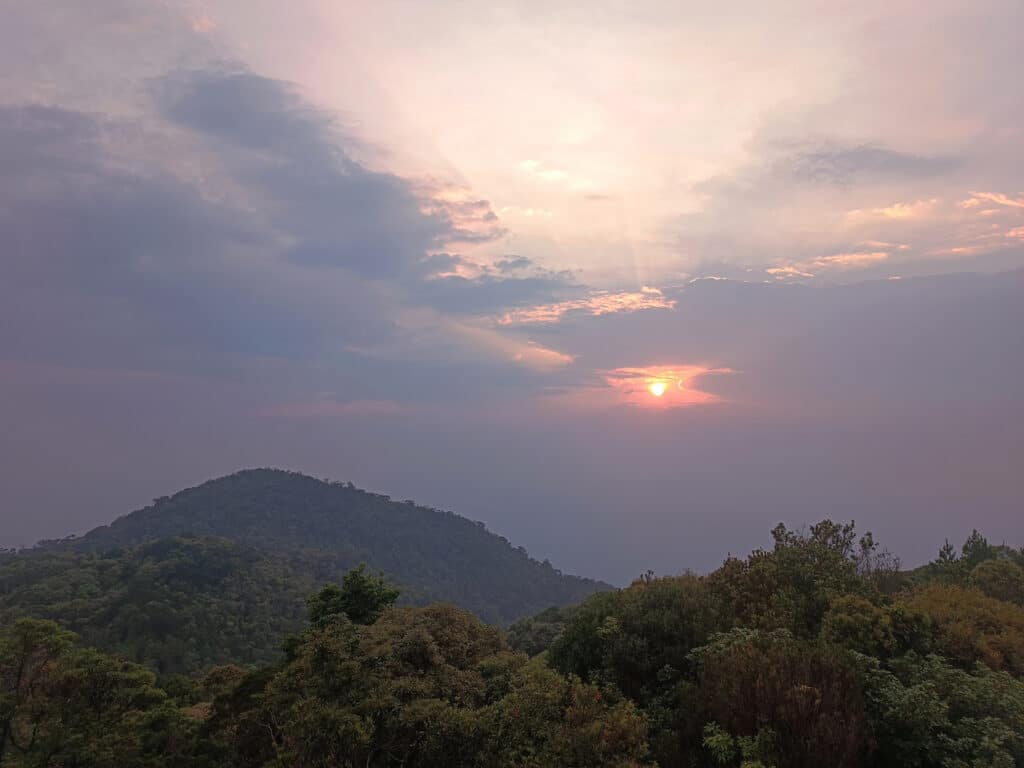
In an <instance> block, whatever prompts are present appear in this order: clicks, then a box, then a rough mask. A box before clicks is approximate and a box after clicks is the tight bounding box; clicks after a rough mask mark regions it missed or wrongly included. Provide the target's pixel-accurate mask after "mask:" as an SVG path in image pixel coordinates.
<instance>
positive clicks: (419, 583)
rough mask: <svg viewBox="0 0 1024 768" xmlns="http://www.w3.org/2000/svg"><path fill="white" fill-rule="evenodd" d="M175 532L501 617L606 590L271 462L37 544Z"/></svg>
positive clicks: (118, 542)
mask: <svg viewBox="0 0 1024 768" xmlns="http://www.w3.org/2000/svg"><path fill="white" fill-rule="evenodd" d="M183 535H186V536H203V537H206V536H209V537H217V538H221V539H226V540H228V541H232V542H235V543H237V544H240V545H242V546H244V547H250V548H252V549H253V550H256V551H259V552H264V553H267V554H269V555H271V556H273V557H275V558H278V559H280V560H281V561H283V562H284V563H286V564H287V565H288V567H289V568H290V569H291V570H292V571H294V572H295V573H296V574H298V575H300V576H301V577H303V578H306V579H310V580H311V581H313V582H324V581H331V580H337V579H338V578H340V575H341V574H343V573H344V572H345V571H347V570H348V569H350V568H352V567H353V566H355V565H358V564H359V563H361V562H365V563H367V564H369V566H370V567H371V568H372V569H375V570H382V571H384V573H385V574H387V576H388V577H389V579H391V580H392V581H393V582H394V583H396V584H397V585H398V586H399V587H400V588H401V589H402V594H403V596H404V599H405V600H406V601H407V602H413V603H429V602H437V601H444V602H452V603H455V604H457V605H459V606H461V607H463V608H467V609H469V610H470V611H473V612H474V613H475V614H476V615H477V616H479V617H480V618H482V619H483V620H485V621H488V622H491V623H494V624H501V625H506V624H509V623H511V622H513V621H515V620H516V619H519V618H521V617H523V616H527V615H530V614H533V613H536V612H537V611H540V610H542V609H544V608H546V607H549V606H552V605H566V604H570V603H576V602H579V601H580V600H582V599H584V598H585V597H586V596H588V595H590V594H591V593H593V592H596V591H600V590H602V589H608V588H609V585H607V584H603V583H601V582H597V581H593V580H590V579H583V578H578V577H576V576H568V575H565V574H563V573H561V572H560V571H558V570H557V569H555V568H554V567H553V566H552V565H551V564H550V563H548V562H543V563H542V562H538V561H537V560H534V559H532V558H530V557H529V555H528V554H527V553H526V551H525V550H524V549H522V548H521V547H518V548H517V547H513V546H512V545H511V544H510V543H509V542H508V541H507V540H505V539H504V538H502V537H500V536H496V535H495V534H493V533H490V532H489V531H488V530H487V529H486V528H485V527H484V525H483V523H477V522H473V521H470V520H467V519H466V518H463V517H460V516H458V515H456V514H453V513H451V512H442V511H439V510H436V509H430V508H427V507H422V506H418V505H416V504H414V503H412V502H408V501H407V502H396V501H392V500H391V499H390V498H388V497H386V496H381V495H378V494H373V493H368V492H366V491H362V490H359V489H358V488H355V487H354V486H352V485H351V484H342V483H328V482H324V481H321V480H317V479H315V478H312V477H308V476H305V475H301V474H298V473H294V472H285V471H281V470H273V469H256V470H245V471H242V472H238V473H236V474H233V475H230V476H227V477H223V478H219V479H217V480H211V481H210V482H207V483H203V484H202V485H200V486H197V487H195V488H190V489H187V490H184V491H181V492H179V493H176V494H174V495H173V496H171V497H167V498H162V499H157V500H156V501H155V502H154V504H153V505H151V506H149V507H146V508H144V509H141V510H138V511H136V512H133V513H131V514H129V515H125V516H124V517H121V518H119V519H117V520H115V521H114V522H113V523H111V524H110V525H108V526H102V527H100V528H96V529H94V530H92V531H90V532H89V533H87V534H86V535H85V536H83V537H82V538H80V539H77V540H73V541H72V542H70V543H59V544H51V545H47V546H50V547H54V546H56V547H57V548H70V549H72V550H74V551H78V552H104V551H109V550H112V549H118V548H125V547H132V546H137V545H139V544H142V543H144V542H147V541H151V540H154V539H161V538H167V537H176V536H183Z"/></svg>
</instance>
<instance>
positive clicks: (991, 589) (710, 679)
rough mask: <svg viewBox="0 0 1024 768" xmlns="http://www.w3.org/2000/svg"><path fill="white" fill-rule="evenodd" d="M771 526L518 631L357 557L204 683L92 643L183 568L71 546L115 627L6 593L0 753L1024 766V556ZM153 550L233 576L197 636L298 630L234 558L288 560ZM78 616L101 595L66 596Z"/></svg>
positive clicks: (213, 759) (426, 762) (23, 756)
mask: <svg viewBox="0 0 1024 768" xmlns="http://www.w3.org/2000/svg"><path fill="white" fill-rule="evenodd" d="M772 535H773V538H774V544H773V546H772V547H771V548H769V549H766V550H757V551H755V552H753V553H752V554H750V555H749V556H748V557H747V558H745V559H738V558H732V557H730V558H729V559H727V560H726V561H725V562H724V563H723V564H722V566H721V567H720V568H718V569H717V570H715V571H713V572H712V573H709V574H707V575H697V574H690V573H687V574H683V575H680V576H672V577H664V578H655V577H654V576H653V575H650V574H648V575H646V576H644V577H642V578H640V579H638V580H637V581H635V582H634V583H633V584H632V585H630V586H629V587H627V588H625V589H621V590H612V591H606V592H600V593H595V594H593V595H591V596H589V597H587V598H586V599H585V600H583V601H582V602H581V603H580V604H578V605H575V606H571V607H553V608H550V609H547V610H544V611H541V612H539V613H538V614H536V615H535V616H533V617H530V618H527V619H523V620H521V621H519V622H516V623H515V624H513V625H512V626H511V627H510V629H509V630H508V632H503V631H502V630H501V629H499V628H497V627H494V626H492V625H489V624H487V623H485V622H483V621H481V620H480V619H479V618H477V617H476V616H474V615H473V614H471V613H470V612H468V611H466V610H463V609H460V608H456V607H454V606H452V605H448V604H432V605H428V606H425V607H423V606H410V605H399V604H397V599H398V597H399V589H398V588H397V587H395V586H394V585H392V584H390V583H389V582H388V581H387V580H386V579H385V578H384V577H383V576H382V575H380V574H378V573H375V572H372V571H370V570H369V569H367V568H365V567H362V566H360V567H357V568H355V569H352V570H351V571H349V572H348V573H346V574H345V575H344V577H343V578H342V579H341V581H340V583H339V584H337V585H331V584H329V585H327V586H323V587H320V588H319V589H318V590H314V591H313V592H312V593H311V596H310V597H309V598H308V600H307V601H306V606H305V615H304V616H303V617H302V619H301V627H300V628H298V629H297V630H296V631H295V632H294V633H293V634H291V635H289V636H288V637H287V639H285V641H284V642H283V643H282V644H281V646H280V648H279V649H278V651H277V653H276V655H275V656H274V657H273V658H270V659H265V660H262V663H245V664H239V663H237V662H236V663H227V664H220V663H218V664H215V665H210V666H207V667H206V668H204V669H203V670H202V671H201V672H199V673H196V674H193V675H190V676H185V675H180V674H166V673H162V672H161V669H162V667H161V664H162V663H163V662H162V660H161V659H160V658H159V654H160V653H162V652H163V649H161V647H160V646H159V645H151V646H149V648H148V650H147V651H146V652H145V654H144V656H145V658H146V660H147V662H148V665H140V664H137V663H135V662H132V661H130V660H127V659H125V658H124V653H123V652H122V651H119V652H117V653H114V654H112V655H107V654H105V653H102V652H100V651H97V650H94V649H93V648H91V647H89V646H90V643H101V642H102V643H106V644H108V645H109V644H111V643H113V645H114V646H117V645H118V643H125V642H127V643H129V644H130V640H131V634H132V632H133V631H136V629H137V627H138V625H137V624H133V622H143V621H145V619H144V618H143V617H142V616H139V615H137V614H136V613H135V611H136V610H138V606H145V605H147V603H146V602H145V601H143V600H142V599H138V600H136V601H135V603H131V602H129V603H127V604H128V605H132V606H133V607H132V608H131V609H130V610H127V611H126V609H123V608H121V607H120V605H121V603H122V601H121V600H120V599H119V598H118V597H116V596H114V595H115V594H126V595H127V594H130V593H131V592H132V591H133V590H140V591H142V592H145V593H147V594H151V595H152V596H153V599H154V600H156V601H159V600H160V599H161V596H160V586H159V585H161V584H162V583H171V582H173V581H174V580H175V579H178V578H184V576H183V575H182V574H177V575H176V574H174V573H173V572H170V573H168V574H167V580H166V581H165V580H163V579H161V577H159V576H158V575H156V574H158V573H160V572H161V569H162V568H165V567H167V566H166V563H167V561H166V560H160V559H159V557H157V559H155V560H152V561H150V560H148V559H147V558H148V557H149V556H150V555H147V550H146V549H145V546H144V547H143V548H141V549H132V550H129V551H128V552H129V553H130V554H127V555H125V556H124V557H126V558H127V559H121V558H118V557H115V556H114V555H109V556H100V555H93V554H82V553H80V552H77V553H66V552H56V553H51V554H49V555H47V557H49V558H56V559H59V558H61V557H65V558H73V559H74V560H73V562H74V565H73V567H70V570H71V571H73V572H75V573H78V574H81V575H80V576H79V577H78V578H80V579H81V581H82V583H83V585H82V587H81V588H82V589H83V590H85V591H90V590H92V591H96V592H97V593H98V594H104V591H105V589H106V588H105V587H103V585H102V582H103V581H104V579H110V580H111V581H113V582H118V586H117V589H118V590H120V592H118V593H113V592H110V593H108V594H109V599H108V601H107V602H106V603H105V604H104V606H105V607H104V608H103V610H105V611H106V612H107V613H105V614H104V615H108V616H111V617H113V621H112V625H113V626H115V627H119V629H116V630H115V629H111V630H110V632H111V635H110V637H103V636H96V637H89V636H87V635H86V636H82V637H77V636H75V635H74V634H72V633H71V632H69V631H67V630H66V629H64V628H62V627H60V626H59V625H58V624H56V623H52V622H49V621H45V620H40V619H36V618H26V617H22V618H12V617H13V616H14V615H15V614H16V613H17V610H23V611H24V612H25V613H26V614H28V613H31V612H32V602H31V598H30V594H25V595H23V596H22V597H21V598H20V602H19V603H17V605H18V606H19V608H17V609H15V607H14V604H11V605H10V606H9V609H8V610H9V616H8V618H6V619H5V622H4V625H3V630H2V633H0V634H2V636H0V765H3V766H18V767H19V768H21V767H22V766H25V767H26V768H27V767H28V766H54V767H55V768H56V767H57V766H96V767H97V768H100V767H101V766H115V765H118V766H123V765H131V766H154V767H156V766H161V767H162V766H232V767H237V768H257V767H259V768H267V767H270V766H310V767H311V768H312V767H323V768H327V767H328V766H352V767H353V768H354V767H355V766H360V767H361V768H362V767H364V766H377V767H381V768H383V767H385V766H409V767H413V766H422V767H427V766H479V767H480V768H487V767H491V766H495V767H496V766H522V767H523V768H526V767H530V768H542V767H545V766H575V767H577V768H585V767H586V768H592V767H597V766H618V767H619V768H626V767H627V766H631V767H634V768H636V767H640V766H663V767H664V768H669V767H677V766H678V767H679V768H688V767H689V766H697V767H699V768H713V767H715V766H735V767H742V768H790V767H792V768H804V767H806V768H811V767H812V766H822V765H834V766H837V767H838V768H854V767H861V766H863V767H864V768H869V767H870V768H876V767H877V768H888V767H889V766H892V767H893V768H895V767H896V766H901V767H902V766H911V767H913V766H918V767H920V768H981V767H982V766H991V767H993V768H1011V767H1012V766H1024V551H1021V550H1015V549H1013V548H1010V547H1007V546H1004V545H992V544H990V543H989V542H987V541H986V540H985V539H984V538H983V537H982V536H981V535H980V534H977V533H975V534H973V535H972V536H971V537H970V538H969V539H968V540H967V541H966V542H965V543H964V544H963V546H962V547H960V548H958V549H955V548H953V547H952V546H949V545H948V544H947V545H946V546H945V547H943V549H942V550H941V551H940V552H939V553H938V556H937V557H936V559H935V560H934V561H933V562H931V563H929V564H927V565H925V566H923V567H921V568H918V569H916V570H913V571H904V570H901V569H900V567H899V563H898V561H897V560H896V559H895V558H893V557H892V556H891V555H889V554H888V553H887V552H885V551H884V550H882V549H881V548H880V547H879V546H878V544H877V543H876V542H875V541H874V540H873V538H872V537H871V536H870V534H867V535H864V536H861V537H858V536H857V535H856V533H855V531H854V528H853V525H852V524H849V525H840V524H835V523H832V522H830V521H823V522H821V523H819V524H817V525H815V526H813V527H812V528H811V529H810V530H809V531H806V532H794V531H791V530H787V529H786V528H785V527H783V526H781V525H780V526H778V527H777V528H776V529H775V530H774V531H773V532H772ZM147 546H152V547H157V548H158V549H161V550H162V549H164V548H168V549H170V550H171V551H174V552H177V553H178V555H177V557H180V558H182V559H181V560H180V562H178V566H180V567H183V568H185V570H188V568H187V566H185V563H186V562H195V563H202V562H204V558H206V559H207V560H208V561H210V562H209V563H208V565H207V566H203V568H204V570H203V573H204V575H202V576H197V578H203V579H205V578H209V579H212V580H213V583H215V584H218V585H220V586H221V587H223V589H224V592H223V594H222V595H221V596H220V598H219V599H220V600H222V601H223V604H222V605H221V606H220V607H217V608H214V609H211V607H210V606H209V605H205V604H202V603H197V604H196V606H195V610H196V612H197V614H199V615H200V616H202V617H203V618H195V619H193V618H191V617H189V616H188V615H187V612H188V609H187V608H185V607H182V611H183V613H182V614H181V615H179V616H178V617H177V620H180V621H182V622H185V623H187V624H188V625H189V626H190V627H192V630H191V631H192V632H194V633H196V634H197V635H201V634H202V633H203V632H208V631H210V628H209V627H208V626H207V625H206V624H204V622H205V621H206V620H207V618H208V616H209V615H210V611H211V610H214V612H216V611H221V610H227V609H226V606H228V605H231V604H235V603H243V604H248V605H251V606H252V608H251V610H252V611H253V612H252V613H250V614H248V615H246V616H239V617H236V621H237V622H238V626H239V628H240V629H239V631H238V632H237V633H236V634H234V635H232V634H228V635H226V636H227V637H229V638H234V639H233V641H232V643H233V644H232V645H230V647H225V648H224V649H223V653H221V654H220V656H219V657H218V658H219V659H220V658H225V657H227V656H230V655H231V654H232V653H237V654H239V658H242V657H245V655H246V653H247V650H246V647H245V645H244V638H245V637H246V636H247V632H252V633H254V634H256V635H260V634H261V633H266V632H268V631H269V630H268V628H267V627H265V626H263V623H264V622H272V621H275V620H277V621H279V622H285V620H286V618H287V617H285V616H278V615H276V614H277V611H276V610H275V608H274V606H273V600H275V599H276V598H275V596H274V595H273V591H272V586H273V584H274V582H273V577H272V576H260V577H259V578H257V577H255V576H252V577H249V578H248V580H245V579H243V580H232V577H230V576H228V575H227V574H230V573H231V572H232V571H233V569H234V567H235V564H236V563H235V561H238V560H242V561H246V562H248V564H249V565H248V570H247V573H250V574H259V573H260V572H261V569H269V570H270V571H271V573H273V569H272V568H270V566H269V565H268V564H267V562H266V561H264V560H263V559H262V557H261V555H259V554H258V553H255V552H253V551H252V550H246V549H241V548H238V545H228V544H226V543H224V542H223V541H219V540H212V539H187V538H183V539H177V540H174V541H172V542H171V543H165V542H159V543H157V544H152V545H147ZM151 554H152V555H153V556H154V557H155V556H156V555H159V554H160V553H151ZM78 558H81V560H78ZM214 561H223V567H222V571H221V572H220V573H219V574H218V573H216V572H213V571H211V570H210V568H211V565H212V563H213V562H214ZM17 562H18V558H15V560H14V561H13V562H12V563H8V564H7V566H6V567H7V568H8V569H10V568H11V567H12V566H13V565H14V564H16V563H17ZM40 562H42V561H40ZM22 563H23V567H24V568H25V569H28V568H30V567H36V561H35V560H32V559H29V560H24V561H22ZM26 563H27V564H28V565H25V564H26ZM38 567H40V568H43V569H44V570H46V569H50V568H51V566H50V565H49V564H47V565H43V566H38ZM147 569H150V570H152V573H141V574H140V572H145V571H147ZM172 570H173V569H172ZM122 580H123V583H120V582H121V581H122ZM86 582H88V583H86ZM290 586H291V585H289V587H290ZM250 589H251V590H255V591H254V592H253V594H252V595H251V596H250V597H251V599H250V597H246V596H244V595H243V593H245V592H246V591H247V590H250ZM260 590H262V591H260ZM31 591H32V590H31V589H29V590H28V592H29V593H31ZM210 599H212V598H210ZM64 610H65V611H66V612H67V615H68V616H69V617H75V616H76V615H77V614H76V613H75V611H76V610H80V611H84V610H86V608H84V607H82V606H77V605H76V603H75V600H74V599H71V598H69V599H68V600H67V601H66V604H65V608H64ZM189 622H191V623H189ZM277 626H281V625H277ZM133 627H134V628H135V629H133ZM213 635H214V636H217V637H220V636H222V635H217V634H216V631H214V633H213ZM197 639H198V638H197ZM166 652H168V653H170V654H172V655H173V654H179V653H181V650H180V649H179V648H177V647H170V648H167V649H166ZM249 658H252V657H251V655H250V657H249ZM171 666H173V665H171Z"/></svg>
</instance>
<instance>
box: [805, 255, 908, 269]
mask: <svg viewBox="0 0 1024 768" xmlns="http://www.w3.org/2000/svg"><path fill="white" fill-rule="evenodd" d="M888 258H889V254H888V252H886V251H871V252H870V253H837V254H835V255H833V256H822V257H821V258H817V259H814V260H813V261H811V262H810V265H811V266H812V267H819V268H822V269H829V268H836V269H860V268H862V267H870V266H872V265H873V264H878V263H879V262H881V261H885V260H886V259H888Z"/></svg>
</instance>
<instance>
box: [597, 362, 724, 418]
mask: <svg viewBox="0 0 1024 768" xmlns="http://www.w3.org/2000/svg"><path fill="white" fill-rule="evenodd" d="M709 373H732V371H730V370H729V369H728V368H708V367H705V366H702V365H655V366H650V367H647V368H616V369H614V370H612V371H608V372H607V373H606V374H605V377H604V378H605V382H606V383H607V384H608V386H609V387H611V388H612V390H614V391H615V392H616V393H617V395H618V397H619V398H620V400H621V402H624V403H626V404H628V405H638V406H642V407H645V408H681V407H684V406H689V405H704V404H708V403H717V402H719V401H720V400H721V398H719V397H718V395H713V394H711V393H710V392H702V391H701V390H699V389H697V388H696V387H694V386H693V385H694V383H695V382H696V380H697V379H698V378H700V377H701V376H706V375H707V374H709ZM656 392H661V394H655V393H656Z"/></svg>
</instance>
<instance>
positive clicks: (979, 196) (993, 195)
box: [960, 192, 1024, 208]
mask: <svg viewBox="0 0 1024 768" xmlns="http://www.w3.org/2000/svg"><path fill="white" fill-rule="evenodd" d="M986 202H989V203H995V204H996V205H1003V206H1006V207H1008V208H1024V197H1010V196H1009V195H1004V194H1003V193H1001V192H971V196H970V197H969V198H967V199H966V200H963V201H961V202H960V207H961V208H980V207H981V206H983V205H984V204H985V203H986Z"/></svg>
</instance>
